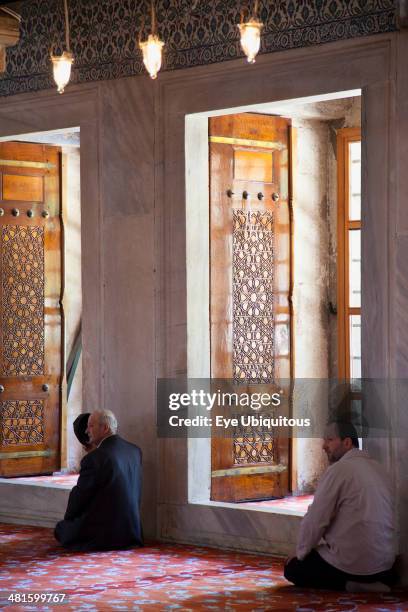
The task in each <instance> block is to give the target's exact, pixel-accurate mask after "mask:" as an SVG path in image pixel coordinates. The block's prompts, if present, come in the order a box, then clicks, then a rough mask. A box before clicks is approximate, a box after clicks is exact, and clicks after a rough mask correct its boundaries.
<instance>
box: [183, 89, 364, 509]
mask: <svg viewBox="0 0 408 612" xmlns="http://www.w3.org/2000/svg"><path fill="white" fill-rule="evenodd" d="M213 117H216V120H214V119H212V118H213ZM257 117H258V119H259V125H260V126H261V124H262V121H263V120H264V119H266V117H268V121H271V120H272V121H273V118H275V120H279V121H287V122H288V126H290V127H289V128H288V129H289V130H290V138H289V141H290V142H289V145H288V155H287V157H286V160H287V168H286V169H287V170H289V178H288V197H287V199H285V197H283V198H281V199H280V203H279V197H280V194H279V193H276V194H275V195H278V199H277V204H276V205H277V206H285V202H286V201H287V206H288V210H289V208H290V210H289V213H290V215H291V223H290V228H289V231H290V241H291V253H290V271H288V279H289V281H288V282H289V289H288V291H287V296H286V297H284V299H287V300H288V312H289V311H290V322H289V324H288V328H289V337H290V342H289V347H290V355H289V356H288V357H289V359H290V374H289V376H290V377H291V378H292V379H294V378H296V379H323V380H327V379H337V378H343V377H347V378H348V377H355V378H359V377H360V376H361V369H360V370H359V364H361V344H360V335H359V331H360V327H361V312H360V311H358V312H357V310H355V309H356V308H358V309H359V308H360V306H361V304H360V301H359V300H360V296H361V288H360V287H361V284H360V263H361V262H360V260H361V256H360V247H359V245H360V234H361V189H360V185H361V146H360V145H361V91H360V90H353V91H349V92H339V93H338V94H330V95H327V96H315V97H312V98H302V99H296V100H287V101H282V102H276V103H273V104H270V105H268V104H262V105H254V106H250V107H242V108H234V109H227V110H223V111H217V112H213V113H200V114H195V115H188V116H187V117H186V143H185V144H186V219H187V222H186V227H187V229H186V232H187V308H188V324H187V325H188V334H187V336H188V359H187V362H188V377H189V378H193V379H198V378H207V379H208V378H211V377H214V376H215V377H217V375H218V376H219V377H222V378H233V376H234V374H233V368H232V367H231V364H232V363H233V359H234V321H233V317H234V297H233V295H232V290H233V282H234V281H233V278H232V274H233V265H231V266H230V268H231V269H230V270H227V271H225V270H224V272H225V274H226V275H228V274H229V275H230V277H229V278H230V280H229V281H228V283H229V286H228V290H227V292H226V293H227V294H229V297H228V295H227V296H224V298H221V299H223V300H224V305H221V310H222V308H224V310H223V311H222V312H223V316H222V317H220V320H223V321H224V322H226V326H225V329H224V330H222V329H221V331H220V345H221V346H222V347H223V348H222V350H221V357H220V362H221V365H222V364H223V365H224V366H226V369H224V370H222V368H221V370H220V373H221V375H219V374H217V370H214V350H215V351H217V345H216V343H217V336H216V334H214V329H215V328H216V327H217V325H218V322H217V321H214V320H212V319H211V316H212V315H211V308H212V307H211V304H212V303H214V299H215V298H216V300H218V302H219V300H220V291H219V290H217V291H216V292H215V293H214V295H212V290H213V280H212V279H213V278H214V276H216V274H215V273H214V268H213V265H214V263H215V266H217V264H218V265H219V264H220V261H219V259H218V261H217V258H214V256H213V260H215V261H211V254H212V253H213V252H212V246H211V241H212V232H213V231H214V228H213V226H212V219H214V218H215V215H214V213H212V210H213V209H212V208H211V207H212V206H213V205H214V203H215V204H216V205H218V204H219V201H220V199H221V198H224V201H225V203H226V204H225V206H228V198H229V205H230V209H231V215H233V214H234V210H233V209H234V208H237V209H240V210H244V209H245V210H247V211H255V210H258V208H259V204H260V203H262V202H263V201H264V198H263V197H261V198H259V196H258V194H259V193H262V194H263V195H264V192H265V193H266V191H267V190H265V189H263V188H261V187H262V186H261V185H260V179H262V180H263V179H264V178H265V177H266V176H267V173H268V172H269V170H268V168H269V166H270V170H271V172H273V169H274V166H273V164H274V163H280V172H281V174H282V168H283V167H284V164H285V162H284V159H285V157H284V155H283V157H282V155H281V162H276V159H277V157H276V159H275V162H274V161H273V160H274V157H273V155H272V156H270V155H269V154H267V152H268V147H267V146H262V145H266V142H263V143H262V140H264V141H267V140H268V139H267V138H265V137H264V138H263V137H262V128H261V127H260V132H258V133H257V135H256V137H252V138H251V137H250V133H251V132H253V134H255V132H254V130H253V129H252V127H251V126H250V129H249V133H248V134H244V136H245V137H246V138H242V136H243V134H237V135H235V136H234V134H232V133H231V134H228V135H226V134H224V133H223V134H220V135H218V134H215V133H211V130H212V129H217V127H218V124H217V122H218V123H220V122H221V124H222V122H223V120H224V118H225V123H227V124H228V125H232V124H233V123H234V122H235V123H236V122H237V121H242V122H243V124H245V123H246V124H247V125H248V122H250V121H252V120H254V121H256V118H257ZM232 118H236V121H235V119H232ZM211 122H212V124H211ZM211 125H212V126H213V127H211ZM212 136H216V137H217V136H220V137H224V139H225V138H227V139H228V138H230V139H232V140H230V141H228V140H227V141H226V140H224V142H221V141H220V140H219V139H218V142H217V141H216V139H215V140H214V139H213V142H211V137H212ZM234 138H235V141H234ZM240 138H241V140H239V139H240ZM245 140H246V141H247V142H244V141H245ZM250 140H252V142H249V141H250ZM258 141H261V142H258ZM269 142H271V141H269ZM345 143H346V144H345ZM348 143H351V144H350V145H349V144H348ZM214 144H216V145H217V147H218V153H217V152H215V153H214V148H213V149H212V147H213V145H214ZM255 145H258V149H256V146H255ZM228 146H229V147H230V152H229V153H228V152H225V155H226V156H227V157H226V158H225V159H226V162H225V164H224V162H223V161H222V159H221V158H219V159H218V160H217V161H216V162H215V163H213V166H211V159H212V158H211V156H212V154H213V155H215V154H216V155H219V151H221V149H222V148H223V147H224V149H226V148H227V147H228ZM270 146H271V147H272V145H270ZM281 150H282V148H281ZM249 151H252V152H253V153H255V157H254V159H253V160H252V161H250V162H249V164H250V172H255V173H258V174H257V176H256V177H255V176H253V177H252V179H254V180H253V183H252V186H253V189H252V191H253V193H252V194H251V190H250V189H249V188H247V187H248V186H249V185H250V183H246V187H245V185H244V186H243V189H241V190H240V192H239V199H240V201H239V202H238V203H237V202H235V203H234V195H235V197H236V194H233V193H232V192H233V191H234V189H233V188H232V187H231V184H225V185H221V187H219V186H217V187H216V189H215V192H214V193H212V192H211V189H212V188H213V186H214V184H215V182H216V181H218V180H219V178H220V176H221V174H222V172H221V169H222V168H229V169H230V170H231V171H232V172H235V171H236V170H237V171H239V172H241V170H242V167H243V165H242V163H241V162H242V161H243V159H245V158H246V156H247V155H248V154H249ZM340 151H343V153H340ZM237 152H238V154H237ZM228 155H229V156H230V157H229V159H230V161H228V159H227V158H228ZM220 159H221V162H220ZM209 160H210V162H209ZM217 164H219V166H218V169H217ZM268 164H269V166H268ZM276 169H277V170H278V171H279V168H275V170H276ZM259 173H261V174H262V177H261V176H260V174H259ZM235 178H237V176H235ZM238 178H239V177H238ZM232 179H234V177H229V178H228V180H227V181H226V182H227V183H231V180H232ZM245 180H249V181H250V180H251V177H250V178H249V179H248V177H245ZM221 181H222V179H221ZM272 182H273V181H271V180H266V183H269V184H271V188H272V189H275V188H276V185H275V186H274V185H272ZM209 186H210V188H209ZM237 186H238V185H236V187H237ZM236 187H235V191H237V189H236ZM280 188H281V189H283V192H284V190H285V188H284V187H282V186H281V187H280ZM228 192H229V193H228ZM244 192H245V193H244ZM221 194H222V195H221ZM270 195H273V194H270ZM217 198H218V200H219V201H218V202H215V201H216V200H217ZM243 198H244V199H245V203H244V206H242V200H243ZM251 198H252V200H251ZM237 204H238V206H237ZM248 204H249V205H248ZM349 212H350V214H351V217H350V216H349ZM339 215H340V217H339ZM341 215H343V217H341ZM357 217H358V218H357ZM217 219H219V215H218V217H217ZM227 225H228V221H227V223H226V226H227ZM232 227H233V223H232V217H231V223H230V228H232ZM219 229H220V228H219V227H218V228H216V231H217V232H218V235H219ZM251 229H252V230H254V229H255V230H256V228H254V227H252V228H251ZM222 231H223V232H224V234H225V235H224V238H223V239H224V240H225V241H226V243H227V247H226V249H225V253H228V250H233V248H234V247H233V240H234V238H233V235H232V234H233V232H232V229H231V231H230V235H229V236H227V235H226V233H227V232H228V229H227V228H224V229H223V230H222ZM349 232H354V233H349ZM237 244H238V243H237ZM275 246H276V242H275ZM224 263H225V257H224V261H222V262H221V264H222V266H223V265H224ZM222 266H221V267H222ZM215 270H216V267H215ZM226 278H227V276H226V277H225V279H226ZM225 279H224V281H223V282H224V284H226V283H227V281H226V280H225ZM254 293H256V292H254ZM258 297H259V296H258ZM264 299H265V300H267V297H265V298H264ZM212 300H213V302H212ZM255 302H256V300H255ZM216 308H218V310H219V304H218V305H217V306H216ZM228 308H229V309H230V312H229V314H228V313H227V311H226V310H225V309H228ZM209 311H210V319H209V314H208V313H209ZM258 314H259V313H258ZM218 327H219V325H218ZM236 329H237V328H236ZM228 343H229V344H228ZM226 346H227V353H228V351H229V357H228V356H227V357H226V353H225V350H224V349H225V347H226ZM262 348H263V350H265V346H263V347H262ZM222 351H224V352H222ZM256 353H257V351H256V350H255V351H254V355H255V358H256ZM272 357H273V359H276V352H275V353H274V354H273V355H272ZM228 359H230V362H231V363H230V364H229V365H228ZM347 360H348V361H347ZM346 362H347V363H349V364H351V366H350V368H349V370H348V372H347V369H346V370H345V369H344V364H345V363H346ZM228 368H229V369H228ZM253 369H254V371H255V369H256V368H253ZM353 401H357V402H358V397H357V396H356V398H354V400H353ZM327 406H328V397H327V393H325V392H324V391H322V392H321V393H320V396H318V397H316V398H315V403H314V407H313V410H314V415H315V417H316V418H317V419H318V418H319V416H320V417H321V419H325V418H327ZM294 411H296V397H295V398H294ZM269 442H270V441H269V440H266V439H265V437H262V436H260V435H258V434H257V432H252V435H251V439H250V440H249V442H248V445H249V449H248V452H247V453H245V452H244V454H246V457H247V458H248V461H247V464H246V465H244V466H243V468H244V469H243V472H244V473H245V468H249V469H252V468H253V467H254V465H255V463H254V461H253V458H252V457H253V455H252V456H251V453H252V451H253V449H254V447H256V448H257V450H258V451H259V450H261V456H259V453H258V459H257V461H258V463H257V466H255V467H259V465H262V468H263V469H264V470H265V468H266V467H267V465H265V464H268V465H269V466H270V468H271V470H272V471H273V466H274V464H275V465H276V464H279V465H280V466H282V465H283V464H285V468H286V470H287V480H286V482H287V490H286V493H285V492H283V489H282V488H281V492H278V493H277V492H276V491H273V488H270V497H275V496H276V497H278V496H281V495H282V492H283V494H292V495H305V494H310V493H313V491H314V488H315V486H316V483H317V480H318V478H319V477H320V475H321V473H322V471H323V470H324V468H325V466H326V459H325V457H324V456H323V452H322V450H321V440H320V439H317V438H312V437H309V438H297V439H293V440H291V441H290V443H289V447H288V455H287V457H284V459H283V461H281V460H280V459H282V457H281V458H279V457H277V456H276V457H268V455H267V453H266V454H265V452H264V449H265V448H266V447H267V446H268V443H269ZM239 443H240V445H241V446H242V436H241V438H240V440H239ZM212 446H213V452H211V441H210V440H208V439H189V501H190V502H193V503H194V502H199V503H203V502H205V503H206V502H209V501H210V499H212V500H214V501H216V500H223V501H247V500H251V499H256V496H255V494H254V491H252V492H251V491H250V492H249V494H248V489H246V493H245V494H246V495H247V497H239V496H238V497H234V495H231V491H229V492H227V497H222V496H221V497H219V496H218V493H216V494H215V495H214V491H216V487H214V472H216V473H217V474H218V473H221V472H223V476H225V475H226V473H227V472H225V470H228V469H231V468H234V474H233V475H232V474H231V479H234V478H236V475H235V473H236V472H237V469H236V468H237V466H236V465H235V464H234V461H235V459H236V457H235V456H234V443H233V442H232V443H231V445H230V446H231V448H230V451H227V453H226V454H227V455H228V452H229V464H228V466H227V465H223V466H217V468H218V469H214V444H213V445H212ZM237 446H239V445H235V448H236V447H237ZM244 451H245V449H244ZM218 454H219V453H218ZM283 455H284V453H283ZM241 465H242V464H241ZM241 465H240V466H239V467H241ZM220 467H223V468H224V470H220V469H219V468H220ZM248 471H249V470H248ZM212 474H213V477H211V475H212ZM231 479H230V480H231ZM228 488H229V489H230V487H226V489H228ZM221 489H222V487H221ZM252 495H254V496H252ZM262 495H263V497H262V496H261V499H262V498H263V499H265V496H264V494H262ZM228 496H229V498H228ZM258 499H259V498H258Z"/></svg>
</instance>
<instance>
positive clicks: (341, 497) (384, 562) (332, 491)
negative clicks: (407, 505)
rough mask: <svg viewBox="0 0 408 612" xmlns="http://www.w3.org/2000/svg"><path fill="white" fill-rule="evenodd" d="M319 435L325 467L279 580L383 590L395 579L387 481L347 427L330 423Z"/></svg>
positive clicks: (391, 512) (391, 513) (390, 496)
mask: <svg viewBox="0 0 408 612" xmlns="http://www.w3.org/2000/svg"><path fill="white" fill-rule="evenodd" d="M325 435H326V437H325V439H324V444H323V449H324V450H325V452H326V454H327V457H328V459H329V462H330V464H331V465H330V467H328V468H327V470H326V472H325V473H324V474H323V476H322V478H321V480H320V482H319V485H318V487H317V489H316V493H315V497H314V501H313V503H312V504H311V506H310V507H309V509H308V511H307V514H306V516H305V517H304V519H303V520H302V524H301V527H300V533H299V539H298V544H297V548H296V557H293V558H292V559H289V560H288V561H287V562H286V564H285V571H284V574H285V578H286V579H287V580H289V581H290V582H293V583H294V584H295V585H297V586H301V587H308V586H309V587H314V588H326V589H339V590H344V589H346V590H348V591H377V592H378V591H387V590H389V585H390V584H392V583H393V582H395V576H394V573H393V571H392V570H391V568H392V566H393V563H394V560H395V529H394V508H393V502H392V492H391V487H390V481H389V479H388V478H387V476H386V474H385V472H384V471H383V469H382V467H381V465H380V464H379V463H378V462H377V461H374V460H373V459H371V458H370V456H369V455H368V453H367V452H365V451H362V450H359V443H358V437H357V433H356V430H355V428H354V426H353V425H351V424H348V423H331V424H330V425H329V426H328V427H327V430H326V434H325Z"/></svg>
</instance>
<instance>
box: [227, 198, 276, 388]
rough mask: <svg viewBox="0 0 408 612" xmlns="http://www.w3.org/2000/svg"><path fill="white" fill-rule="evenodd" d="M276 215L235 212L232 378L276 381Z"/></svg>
mask: <svg viewBox="0 0 408 612" xmlns="http://www.w3.org/2000/svg"><path fill="white" fill-rule="evenodd" d="M273 222H274V221H273V213H271V212H269V211H266V212H261V211H253V210H245V211H243V210H239V209H238V210H237V209H234V210H233V241H232V248H233V269H232V282H233V321H232V327H233V377H234V379H235V380H236V381H239V380H250V381H251V382H258V383H262V382H271V381H272V380H273V377H274V342H273V335H274V327H273V320H274V313H273V302H274V300H273V283H274V258H273Z"/></svg>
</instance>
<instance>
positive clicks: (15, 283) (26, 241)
mask: <svg viewBox="0 0 408 612" xmlns="http://www.w3.org/2000/svg"><path fill="white" fill-rule="evenodd" d="M1 270H2V304H1V306H2V319H1V322H2V330H3V347H2V352H3V363H2V371H1V373H2V375H3V376H22V375H23V376H34V375H39V374H43V373H44V229H43V228H40V227H22V226H16V225H6V226H3V228H2V231H1Z"/></svg>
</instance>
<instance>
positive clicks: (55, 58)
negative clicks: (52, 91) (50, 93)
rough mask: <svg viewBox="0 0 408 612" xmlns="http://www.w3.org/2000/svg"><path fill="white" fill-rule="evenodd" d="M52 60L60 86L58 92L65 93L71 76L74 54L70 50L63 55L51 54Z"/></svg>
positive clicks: (55, 76)
mask: <svg viewBox="0 0 408 612" xmlns="http://www.w3.org/2000/svg"><path fill="white" fill-rule="evenodd" d="M51 61H52V66H53V72H54V81H55V82H56V84H57V87H58V93H61V94H62V93H64V89H65V86H66V85H67V84H68V82H69V79H70V76H71V66H72V63H73V61H74V56H73V55H72V53H69V52H68V51H64V53H63V54H62V55H51Z"/></svg>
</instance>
